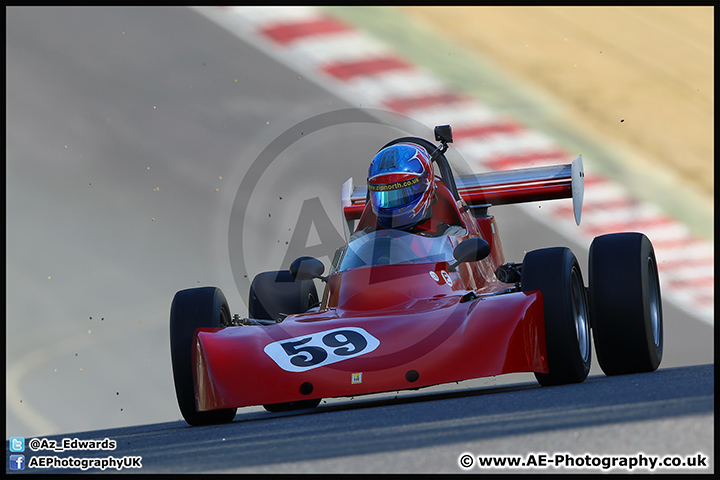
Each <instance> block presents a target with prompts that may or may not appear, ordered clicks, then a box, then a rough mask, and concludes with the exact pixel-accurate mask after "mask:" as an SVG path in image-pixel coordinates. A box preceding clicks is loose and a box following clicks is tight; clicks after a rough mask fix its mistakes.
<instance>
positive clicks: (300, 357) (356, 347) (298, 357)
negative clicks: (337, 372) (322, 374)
mask: <svg viewBox="0 0 720 480" xmlns="http://www.w3.org/2000/svg"><path fill="white" fill-rule="evenodd" d="M378 345H380V341H379V340H378V339H377V338H375V337H373V336H372V335H370V334H369V333H368V332H366V331H365V330H363V329H362V328H360V327H343V328H336V329H334V330H326V331H324V332H317V333H312V334H310V335H304V336H302V337H295V338H288V339H286V340H280V341H277V342H273V343H270V344H268V345H267V346H266V347H265V353H266V354H267V355H268V356H269V357H270V358H272V359H273V361H274V362H275V363H277V364H278V366H279V367H280V368H282V369H283V370H285V371H288V372H304V371H306V370H311V369H313V368H317V367H322V366H325V365H330V364H332V363H337V362H341V361H343V360H347V359H350V358H354V357H357V356H360V355H365V354H366V353H370V352H372V351H373V350H375V349H376V348H377V347H378Z"/></svg>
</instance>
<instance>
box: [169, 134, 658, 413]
mask: <svg viewBox="0 0 720 480" xmlns="http://www.w3.org/2000/svg"><path fill="white" fill-rule="evenodd" d="M435 140H436V141H439V142H440V144H439V145H435V144H433V143H432V142H430V141H428V140H425V139H422V138H416V137H403V138H399V139H396V140H394V141H392V142H390V143H389V144H388V145H386V146H385V147H388V146H392V145H395V144H400V143H402V144H408V143H409V144H411V145H414V146H416V147H418V146H419V147H421V148H422V149H424V151H425V152H426V153H427V154H428V156H429V157H430V159H431V161H432V162H434V164H435V165H436V171H437V172H438V173H439V174H440V177H437V178H435V187H434V188H435V190H434V192H435V199H434V203H433V209H432V216H433V218H434V221H435V223H436V224H445V225H446V226H447V225H454V226H456V227H458V228H454V229H449V230H447V231H446V233H445V234H443V233H440V234H438V233H437V232H435V233H432V234H428V232H419V233H410V232H407V231H403V230H399V229H393V228H376V227H377V225H378V219H377V218H376V215H375V213H374V211H373V209H372V208H370V202H369V201H367V199H368V198H369V195H368V191H367V187H366V186H362V187H353V186H352V179H350V180H348V182H347V183H346V184H345V185H344V186H343V195H342V202H343V210H344V215H345V219H346V224H347V227H348V230H347V232H346V233H347V234H348V237H349V241H348V243H347V244H346V245H344V246H343V247H341V248H339V249H338V250H337V252H336V253H335V256H334V259H333V262H332V267H331V270H330V272H329V274H328V275H327V276H323V273H324V266H323V264H322V262H320V261H319V260H317V259H314V258H310V257H302V258H299V259H297V260H296V261H295V262H293V264H292V265H291V266H290V269H289V270H281V271H272V272H264V273H260V274H258V275H257V276H256V277H255V278H254V280H253V282H252V284H251V287H250V295H249V309H248V310H249V312H248V317H247V318H241V317H240V316H238V315H232V314H231V311H230V308H229V307H228V303H227V300H226V299H225V296H224V295H223V293H222V291H221V290H220V289H218V288H215V287H203V288H193V289H189V290H182V291H180V292H178V293H177V294H176V295H175V297H174V299H173V302H172V307H171V311H170V343H171V354H172V365H173V375H174V380H175V390H176V393H177V399H178V404H179V406H180V410H181V412H182V415H183V417H184V419H185V420H186V421H187V423H189V424H190V425H207V424H216V423H225V422H230V421H232V420H233V418H234V417H235V414H236V410H237V408H238V407H243V406H249V405H263V406H264V407H265V408H266V409H267V410H268V411H273V412H274V411H283V410H292V409H299V408H312V407H316V406H317V405H318V404H319V403H320V401H321V399H322V398H330V397H349V396H358V395H363V394H370V393H378V392H387V391H398V390H405V389H418V388H421V387H426V386H430V385H437V384H443V383H448V382H457V381H461V380H467V379H473V378H480V377H489V376H494V375H501V374H505V373H513V372H534V373H535V376H536V378H537V380H538V382H539V383H540V384H541V385H544V386H545V385H560V384H567V383H577V382H582V381H584V380H585V378H586V377H587V375H588V371H589V369H590V363H591V342H590V336H591V330H592V335H593V336H594V338H595V350H596V354H597V357H598V361H599V363H600V366H601V368H602V370H603V372H604V373H605V374H607V375H618V374H626V373H637V372H649V371H653V370H655V369H656V368H657V367H658V365H659V364H660V360H661V358H662V350H663V327H662V307H661V298H660V286H659V281H658V273H657V265H656V261H655V254H654V250H653V247H652V244H651V243H650V241H649V240H648V238H647V237H646V236H645V235H643V234H641V233H618V234H610V235H604V236H600V237H597V238H595V239H594V241H593V242H592V245H591V247H590V252H589V272H588V283H589V286H588V287H585V284H584V282H583V276H582V273H581V271H580V267H579V265H578V262H577V260H576V258H575V255H574V254H573V253H572V252H571V251H570V250H569V249H568V248H564V247H554V248H546V249H540V250H534V251H530V252H527V254H526V255H525V257H524V258H523V261H522V263H506V262H505V259H504V254H503V250H502V245H501V242H500V238H499V236H498V229H497V223H496V220H495V218H494V217H493V216H492V215H489V214H488V207H489V206H490V205H501V204H509V203H520V202H529V201H540V200H551V199H558V198H572V199H573V206H574V209H575V218H576V222H578V223H579V221H580V211H581V208H582V196H583V170H582V159H581V157H578V158H577V159H576V160H575V161H574V162H572V163H571V164H568V165H559V166H553V167H538V168H527V169H522V170H512V171H498V172H490V173H484V174H477V175H465V176H458V178H457V179H455V178H454V176H453V172H452V170H451V168H450V165H449V163H448V161H447V158H446V157H445V155H444V154H445V152H446V151H447V148H448V143H451V142H452V131H451V129H450V127H449V126H447V125H445V126H439V127H436V128H435ZM385 147H383V148H385ZM351 232H352V235H350V233H351ZM314 279H320V280H321V281H322V282H323V283H324V284H325V289H324V294H323V295H322V298H321V299H320V297H319V296H318V294H317V290H316V287H315V282H314Z"/></svg>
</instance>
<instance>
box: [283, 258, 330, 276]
mask: <svg viewBox="0 0 720 480" xmlns="http://www.w3.org/2000/svg"><path fill="white" fill-rule="evenodd" d="M324 271H325V265H323V263H322V262H321V261H320V260H318V259H317V258H314V257H300V258H297V259H295V261H293V262H292V264H291V265H290V275H292V276H293V277H294V278H295V279H296V280H312V279H314V278H319V279H320V280H325V277H323V276H322V274H323V272H324Z"/></svg>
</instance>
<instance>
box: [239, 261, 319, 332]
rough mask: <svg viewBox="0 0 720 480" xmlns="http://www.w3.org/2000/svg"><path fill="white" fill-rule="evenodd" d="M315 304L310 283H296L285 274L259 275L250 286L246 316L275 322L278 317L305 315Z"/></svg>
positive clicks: (313, 290)
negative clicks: (282, 315)
mask: <svg viewBox="0 0 720 480" xmlns="http://www.w3.org/2000/svg"><path fill="white" fill-rule="evenodd" d="M317 302H318V294H317V289H316V288H315V283H314V282H313V281H312V280H296V279H295V278H294V277H293V276H292V275H290V271H289V270H278V271H273V272H262V273H259V274H257V275H256V276H255V278H254V279H253V281H252V284H251V285H250V295H249V297H248V316H249V317H250V318H257V319H261V320H275V319H277V318H278V317H279V316H280V315H281V314H284V315H294V314H297V313H305V312H307V310H308V309H309V308H310V307H312V306H313V305H314V304H315V303H317Z"/></svg>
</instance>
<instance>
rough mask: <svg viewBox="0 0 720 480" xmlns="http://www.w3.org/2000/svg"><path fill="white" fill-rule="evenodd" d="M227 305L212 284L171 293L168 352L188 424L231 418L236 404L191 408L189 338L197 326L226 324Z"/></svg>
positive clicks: (190, 347)
mask: <svg viewBox="0 0 720 480" xmlns="http://www.w3.org/2000/svg"><path fill="white" fill-rule="evenodd" d="M230 319H231V315H230V307H229V306H228V302H227V300H226V299H225V295H224V294H223V292H222V290H220V289H219V288H215V287H201V288H191V289H188V290H181V291H179V292H177V293H176V294H175V297H174V298H173V301H172V306H171V307H170V355H171V358H172V369H173V378H174V380H175V394H176V395H177V400H178V406H179V407H180V412H181V413H182V416H183V418H184V419H185V421H186V422H187V423H188V424H190V425H194V426H195V425H212V424H218V423H229V422H232V421H233V419H234V418H235V414H236V413H237V409H236V408H227V409H221V410H210V411H206V412H198V411H197V410H196V409H195V397H196V395H195V382H194V380H193V371H192V368H193V367H192V351H193V349H192V342H193V339H194V335H195V330H197V329H198V328H201V327H220V326H223V325H228V324H229V322H230Z"/></svg>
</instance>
